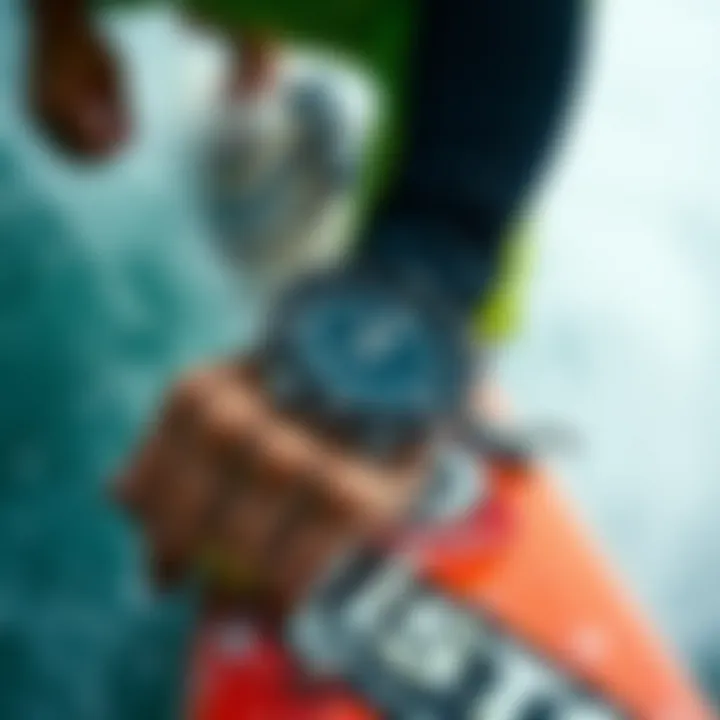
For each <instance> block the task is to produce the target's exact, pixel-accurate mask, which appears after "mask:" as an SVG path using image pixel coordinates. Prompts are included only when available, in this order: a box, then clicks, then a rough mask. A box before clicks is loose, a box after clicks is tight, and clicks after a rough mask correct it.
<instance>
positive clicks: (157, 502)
mask: <svg viewBox="0 0 720 720" xmlns="http://www.w3.org/2000/svg"><path fill="white" fill-rule="evenodd" d="M424 462H425V453H424V452H422V451H418V450H413V451H410V452H403V453H402V456H400V457H397V458H395V459H394V460H393V461H391V462H389V463H387V464H384V465H382V466H381V465H379V464H376V463H373V462H371V461H368V460H366V459H364V458H361V457H360V456H359V455H356V454H354V453H353V452H352V451H351V450H350V449H348V448H347V447H344V446H342V444H341V443H339V442H338V441H333V440H332V439H330V438H323V437H320V436H319V435H318V434H317V433H316V432H314V431H313V430H312V429H311V428H309V427H307V426H304V425H303V424H302V422H300V421H299V420H297V419H293V418H292V417H289V416H287V415H285V414H283V413H280V412H278V411H277V410H275V409H274V408H273V407H272V405H271V403H270V401H269V398H268V396H267V394H266V393H265V392H264V390H263V388H262V386H261V384H260V382H259V380H258V377H257V374H256V373H255V372H254V371H253V370H252V369H251V368H250V367H248V366H244V367H238V366H220V367H213V368H209V369H202V370H200V371H197V372H195V373H193V374H191V375H190V376H189V377H188V378H186V379H184V380H182V381H181V382H180V383H179V384H178V385H177V386H176V387H175V388H174V389H173V390H172V392H171V393H170V396H169V399H168V402H167V404H166V406H165V408H164V410H163V411H162V413H161V417H160V419H159V422H158V424H157V427H156V428H155V430H154V431H153V433H152V435H151V437H150V439H149V440H148V441H147V443H146V444H145V446H144V447H143V448H142V450H141V451H140V453H139V455H138V457H137V458H136V459H135V461H134V462H133V463H132V466H131V467H130V469H129V471H128V472H127V473H126V474H125V475H124V477H123V478H122V479H121V481H120V482H119V484H118V486H117V491H118V496H119V498H120V501H121V503H122V504H123V505H124V507H125V508H127V509H128V510H129V511H130V513H131V514H132V515H133V516H134V517H135V518H136V520H137V521H138V523H139V525H140V527H141V529H142V532H143V534H144V537H145V539H146V542H147V549H148V554H149V556H150V562H151V565H152V568H153V571H154V575H155V577H156V579H157V580H158V581H159V582H161V583H172V582H174V581H177V580H179V579H181V578H183V577H184V576H185V575H186V574H187V573H188V571H190V570H192V569H193V568H194V567H196V566H197V563H198V562H199V561H200V559H201V558H202V557H203V556H205V557H206V553H208V552H210V553H211V554H212V556H213V557H214V558H216V559H217V558H222V565H223V567H224V568H225V570H227V571H229V573H230V574H231V575H232V576H233V577H232V578H225V579H226V580H227V579H230V580H234V581H236V580H238V579H240V578H243V579H247V578H250V579H251V580H252V585H253V587H254V588H260V589H262V590H264V591H266V592H267V593H268V594H269V596H270V597H273V598H276V599H279V600H280V602H283V603H287V602H292V601H294V600H296V599H298V598H299V596H301V595H302V593H303V592H304V591H306V590H307V588H308V586H309V585H310V584H311V583H312V582H313V581H314V580H315V579H316V578H317V577H318V574H319V573H321V572H322V571H323V570H324V569H325V568H326V567H327V565H328V563H329V562H331V561H332V559H333V557H334V556H335V555H336V554H337V553H342V552H343V550H345V549H348V548H350V547H351V546H353V545H354V544H355V543H357V542H361V541H363V540H368V539H370V538H373V537H376V536H378V535H382V534H384V532H385V531H387V530H392V528H393V527H395V526H396V524H397V523H398V522H399V521H400V520H401V519H402V518H403V517H404V516H405V515H406V513H407V510H408V508H409V506H410V505H411V503H412V502H413V500H414V498H415V497H416V496H417V493H418V492H419V487H420V484H421V483H422V478H423V477H424V473H423V472H422V470H423V467H424Z"/></svg>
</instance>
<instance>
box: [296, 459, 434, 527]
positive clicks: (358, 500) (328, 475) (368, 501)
mask: <svg viewBox="0 0 720 720" xmlns="http://www.w3.org/2000/svg"><path fill="white" fill-rule="evenodd" d="M423 476H424V473H423V464H422V462H421V461H419V460H415V459H414V458H413V462H412V463H409V462H408V463H407V464H404V465H402V466H399V467H395V468H392V469H388V468H386V467H383V466H379V465H375V464H372V463H369V462H367V461H364V460H360V459H358V458H357V457H353V456H348V455H345V454H342V453H340V454H327V455H326V456H325V457H324V459H323V464H322V467H318V469H317V471H316V472H315V473H313V474H311V475H308V476H306V479H307V481H308V482H309V483H310V484H311V486H312V487H313V488H314V490H315V491H316V492H318V493H319V494H320V495H321V496H322V497H324V498H325V499H326V501H327V502H329V503H331V504H332V505H334V507H335V508H336V509H337V512H338V513H339V514H340V515H342V516H343V517H345V518H346V520H347V522H349V523H350V524H351V525H352V526H353V527H354V528H355V530H356V531H357V532H362V533H374V532H384V531H385V530H386V529H387V527H388V526H389V525H393V524H395V523H397V522H398V520H400V519H402V517H403V516H404V515H405V514H406V513H407V511H408V508H409V507H410V505H411V503H412V501H413V500H414V498H415V497H416V496H417V494H418V493H419V492H420V487H421V484H422V479H423Z"/></svg>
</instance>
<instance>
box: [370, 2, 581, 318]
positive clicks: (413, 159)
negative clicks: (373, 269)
mask: <svg viewBox="0 0 720 720" xmlns="http://www.w3.org/2000/svg"><path fill="white" fill-rule="evenodd" d="M580 6H581V0H504V1H503V2H500V1H499V0H484V1H480V0H426V2H425V3H424V8H423V9H424V13H423V15H422V17H421V25H420V28H419V29H420V32H419V36H418V38H417V44H416V47H415V50H414V56H413V64H412V75H411V81H412V89H411V94H410V100H409V105H408V111H407V112H406V113H405V120H406V122H405V124H406V127H407V131H406V133H407V145H406V149H405V154H404V157H403V158H402V160H401V163H400V168H399V170H400V172H399V176H398V179H397V181H396V182H395V183H394V185H393V186H392V187H391V189H390V192H389V193H388V195H387V197H386V200H385V202H384V203H382V205H381V207H380V209H379V210H378V212H377V214H376V217H375V219H374V222H373V223H371V225H370V227H369V231H368V234H367V236H366V239H365V242H364V243H363V244H362V245H361V249H360V254H361V259H362V260H363V261H365V262H369V263H370V264H375V265H384V266H387V267H391V268H393V269H394V270H399V271H401V272H407V273H413V274H415V275H417V276H419V277H420V278H421V279H424V280H425V281H426V282H428V283H432V284H435V285H436V286H438V287H439V289H440V290H441V292H443V293H444V294H445V295H446V296H447V297H449V298H450V299H451V300H452V301H454V302H455V303H456V304H457V305H458V307H459V308H461V310H462V311H465V310H469V309H470V308H471V307H472V306H473V305H474V303H475V302H476V301H477V300H478V299H479V298H480V297H482V294H483V291H484V289H485V288H486V286H487V283H488V280H489V278H490V277H491V276H492V274H493V273H494V271H495V265H496V262H497V256H498V250H499V248H500V245H501V243H502V240H503V238H504V237H505V235H506V229H507V226H508V224H509V222H510V220H511V218H512V217H513V216H514V214H516V213H517V212H518V210H519V208H520V207H521V205H522V203H523V201H524V200H525V198H526V195H527V193H528V191H529V189H530V187H531V186H532V183H533V181H534V180H535V179H536V176H537V174H538V171H539V169H540V168H541V166H542V161H543V159H544V158H545V156H546V153H547V150H548V148H549V147H550V145H551V140H552V137H553V131H554V130H555V129H556V127H557V125H558V120H559V117H560V114H561V110H562V108H563V107H564V105H565V100H566V98H567V95H568V90H569V87H570V82H569V80H570V76H571V72H570V71H571V70H572V68H573V67H574V65H575V54H576V51H577V46H578V44H579V43H578V36H579V28H580V25H581V23H580V15H581V7H580Z"/></svg>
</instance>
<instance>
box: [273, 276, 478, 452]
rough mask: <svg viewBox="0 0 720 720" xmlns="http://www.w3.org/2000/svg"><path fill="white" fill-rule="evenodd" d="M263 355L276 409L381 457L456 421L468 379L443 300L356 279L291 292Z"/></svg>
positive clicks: (465, 355)
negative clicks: (338, 434) (289, 411)
mask: <svg viewBox="0 0 720 720" xmlns="http://www.w3.org/2000/svg"><path fill="white" fill-rule="evenodd" d="M263 352H264V357H263V363H262V365H263V367H264V369H265V377H266V380H267V382H268V385H269V389H270V392H271V394H272V396H273V398H274V399H275V401H276V402H277V403H279V404H281V405H283V406H285V407H288V408H290V409H292V410H295V411H298V412H301V413H305V414H307V415H310V416H311V417H312V419H313V420H314V421H315V422H317V423H319V424H320V425H328V426H330V427H332V428H334V429H335V430H338V431H341V432H342V433H343V434H344V435H347V436H349V437H350V439H352V440H353V441H354V442H355V443H356V444H357V446H358V447H360V448H361V449H366V450H368V451H369V452H374V453H379V454H383V453H385V452H392V450H393V449H394V448H395V447H397V446H398V445H399V444H402V443H405V442H411V441H413V440H417V439H420V438H422V437H423V436H424V435H425V434H427V433H428V432H429V431H430V429H431V428H432V427H433V426H435V425H436V424H437V423H439V422H442V421H447V422H452V421H453V420H454V419H455V418H456V417H458V416H459V415H460V414H461V412H462V409H463V407H464V404H465V398H466V396H467V391H468V389H469V383H470V379H471V372H470V370H471V364H472V363H471V353H470V349H469V346H468V345H467V344H466V342H465V337H464V332H463V330H462V328H461V326H460V324H459V323H458V322H457V320H456V319H455V318H453V317H452V314H450V313H448V312H447V311H446V310H445V308H444V307H443V306H442V305H441V304H440V303H439V302H438V301H437V299H436V298H430V297H428V296H427V295H424V294H422V293H420V292H417V291H413V290H410V289H408V288H407V287H402V286H398V285H393V284H391V283H389V282H386V281H383V280H381V279H379V278H376V277H375V276H373V275H367V274H362V273H354V272H349V271H345V272H340V273H334V274H330V275H322V276H315V277H313V278H311V279H309V280H306V281H305V282H303V283H302V285H300V286H298V287H297V288H295V289H294V291H291V292H290V293H288V294H287V295H286V296H285V298H284V300H283V301H282V302H281V303H280V305H279V307H278V309H277V312H276V314H275V317H274V318H273V321H272V323H271V327H270V332H269V334H268V337H267V342H266V344H265V347H264V351H263Z"/></svg>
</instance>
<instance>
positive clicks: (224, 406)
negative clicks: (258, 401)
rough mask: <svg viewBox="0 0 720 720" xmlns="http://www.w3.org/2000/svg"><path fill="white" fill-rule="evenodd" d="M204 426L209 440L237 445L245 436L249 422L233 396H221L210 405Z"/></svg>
mask: <svg viewBox="0 0 720 720" xmlns="http://www.w3.org/2000/svg"><path fill="white" fill-rule="evenodd" d="M203 427H204V431H205V436H206V438H207V440H208V441H209V442H211V443H212V444H213V445H218V446H221V447H225V446H227V445H236V444H237V443H238V442H239V441H241V440H242V439H243V438H244V436H245V434H246V432H247V429H248V422H247V418H246V416H245V414H244V413H243V412H242V409H241V408H240V407H239V406H238V405H237V404H236V403H234V402H233V401H232V398H229V397H226V396H221V397H219V398H217V399H216V400H215V401H214V402H212V403H211V404H209V405H208V407H207V409H206V414H205V417H204V422H203Z"/></svg>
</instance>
